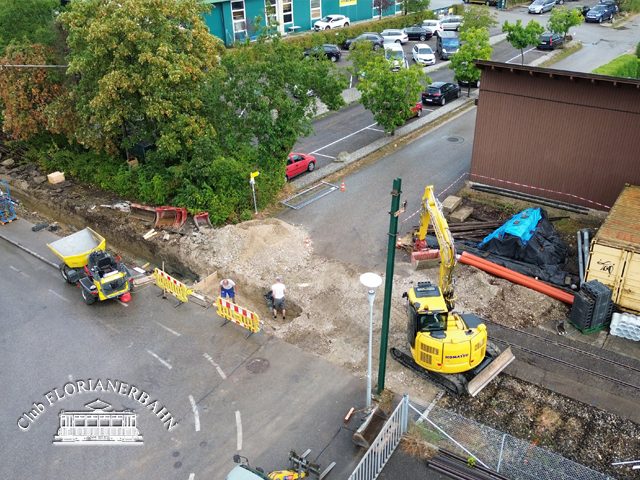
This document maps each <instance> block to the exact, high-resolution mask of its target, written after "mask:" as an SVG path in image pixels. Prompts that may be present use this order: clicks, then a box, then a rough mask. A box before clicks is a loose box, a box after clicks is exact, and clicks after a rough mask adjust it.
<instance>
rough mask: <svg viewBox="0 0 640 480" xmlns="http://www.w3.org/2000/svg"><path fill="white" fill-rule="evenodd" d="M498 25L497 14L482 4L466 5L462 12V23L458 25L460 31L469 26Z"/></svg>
mask: <svg viewBox="0 0 640 480" xmlns="http://www.w3.org/2000/svg"><path fill="white" fill-rule="evenodd" d="M496 25H498V14H497V13H496V12H495V11H492V10H489V8H488V7H485V6H484V5H471V4H470V5H467V7H466V8H465V9H464V11H463V12H462V23H461V25H460V28H459V30H460V32H461V33H462V32H464V31H465V30H468V29H471V28H476V29H478V28H486V29H487V30H489V29H490V28H493V27H495V26H496Z"/></svg>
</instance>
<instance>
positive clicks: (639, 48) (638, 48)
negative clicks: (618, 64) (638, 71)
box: [636, 42, 640, 58]
mask: <svg viewBox="0 0 640 480" xmlns="http://www.w3.org/2000/svg"><path fill="white" fill-rule="evenodd" d="M636 57H638V58H640V42H638V45H636Z"/></svg>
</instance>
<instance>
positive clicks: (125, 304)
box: [118, 298, 129, 308]
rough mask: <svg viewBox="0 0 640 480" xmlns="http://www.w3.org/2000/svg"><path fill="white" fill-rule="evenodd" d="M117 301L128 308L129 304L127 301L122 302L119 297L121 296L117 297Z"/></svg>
mask: <svg viewBox="0 0 640 480" xmlns="http://www.w3.org/2000/svg"><path fill="white" fill-rule="evenodd" d="M118 303H119V304H120V305H122V306H123V307H127V308H129V304H128V303H124V302H123V301H122V299H121V298H118Z"/></svg>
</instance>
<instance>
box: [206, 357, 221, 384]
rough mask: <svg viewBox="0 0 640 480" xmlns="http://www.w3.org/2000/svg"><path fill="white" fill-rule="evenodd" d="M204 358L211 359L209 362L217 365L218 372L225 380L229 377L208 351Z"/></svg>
mask: <svg viewBox="0 0 640 480" xmlns="http://www.w3.org/2000/svg"><path fill="white" fill-rule="evenodd" d="M204 358H206V359H207V360H209V362H211V365H213V366H214V367H216V370H217V371H218V373H219V374H220V376H221V377H222V379H223V380H226V379H227V376H226V375H225V374H224V372H223V371H222V369H221V368H220V366H219V365H218V364H217V363H216V362H214V361H213V358H211V356H210V355H209V354H208V353H205V354H204Z"/></svg>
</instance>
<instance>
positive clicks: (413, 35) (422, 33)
mask: <svg viewBox="0 0 640 480" xmlns="http://www.w3.org/2000/svg"><path fill="white" fill-rule="evenodd" d="M404 33H406V34H407V36H408V37H409V40H420V41H421V42H424V41H425V40H429V39H430V38H431V37H433V33H431V31H430V30H427V29H426V28H422V27H421V26H420V25H414V26H413V27H407V28H405V29H404Z"/></svg>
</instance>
